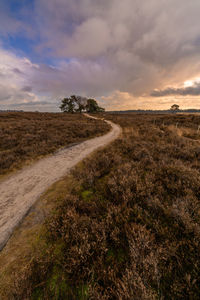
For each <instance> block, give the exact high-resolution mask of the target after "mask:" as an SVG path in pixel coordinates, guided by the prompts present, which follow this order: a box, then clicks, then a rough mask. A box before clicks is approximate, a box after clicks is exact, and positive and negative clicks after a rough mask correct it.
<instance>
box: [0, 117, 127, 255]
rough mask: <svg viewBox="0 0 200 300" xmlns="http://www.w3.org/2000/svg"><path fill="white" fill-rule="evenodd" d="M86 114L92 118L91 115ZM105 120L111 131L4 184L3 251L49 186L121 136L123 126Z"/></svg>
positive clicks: (0, 200) (0, 210) (0, 208)
mask: <svg viewBox="0 0 200 300" xmlns="http://www.w3.org/2000/svg"><path fill="white" fill-rule="evenodd" d="M86 116H87V117H90V116H89V115H87V114H86ZM91 118H93V117H91ZM105 122H107V123H108V124H110V125H111V127H112V129H111V131H109V132H108V133H107V134H105V135H103V136H100V137H96V138H93V139H90V140H88V141H85V142H82V143H80V144H78V145H75V146H72V147H70V148H67V149H64V150H60V151H58V152H56V153H54V154H52V155H51V156H48V157H46V158H43V159H41V160H39V161H38V162H36V163H34V164H33V165H32V166H29V167H25V168H23V169H22V170H21V171H19V172H17V173H16V174H15V175H12V176H11V177H9V178H7V179H6V180H4V181H2V182H1V183H0V250H1V249H2V248H3V247H4V246H5V244H6V242H7V241H8V239H9V237H10V235H11V234H12V232H13V230H14V229H15V227H16V226H17V225H18V224H19V223H20V221H21V220H22V219H23V218H24V216H25V215H26V214H27V212H28V210H29V209H30V208H31V206H32V205H33V204H34V202H35V201H36V200H37V199H38V197H39V196H40V195H41V194H42V193H43V192H44V191H45V190H46V189H47V188H49V186H51V185H52V184H53V183H54V182H56V181H58V180H59V179H60V178H62V177H63V176H64V175H66V174H68V173H69V171H70V170H71V169H72V168H73V167H74V166H75V165H76V164H77V163H78V162H80V161H81V160H82V159H84V158H85V157H86V156H88V155H89V154H90V153H91V152H93V151H94V150H96V149H97V148H99V147H102V146H105V145H107V144H108V143H110V142H112V141H113V140H115V139H116V138H117V137H118V136H119V134H120V132H121V128H120V126H118V125H116V124H114V123H112V122H111V121H106V120H105Z"/></svg>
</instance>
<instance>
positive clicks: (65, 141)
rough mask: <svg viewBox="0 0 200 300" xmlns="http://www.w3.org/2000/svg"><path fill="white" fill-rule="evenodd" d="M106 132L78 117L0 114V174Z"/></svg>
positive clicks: (103, 126)
mask: <svg viewBox="0 0 200 300" xmlns="http://www.w3.org/2000/svg"><path fill="white" fill-rule="evenodd" d="M108 129H109V126H108V125H107V124H106V123H102V122H101V121H98V120H91V119H88V118H86V117H84V116H83V115H81V114H66V113H31V112H29V113H27V112H16V113H13V112H8V113H6V112H5V113H0V137H1V138H0V175H2V174H5V173H8V172H9V171H11V170H13V169H16V168H19V167H21V166H22V165H24V164H25V163H28V162H30V161H32V160H35V159H36V158H39V157H41V156H43V155H47V154H49V153H52V152H54V151H55V150H57V149H58V148H61V147H66V146H69V145H71V144H73V143H79V142H81V141H83V140H86V139H88V138H91V137H94V136H96V135H101V134H103V133H105V132H106V131H108Z"/></svg>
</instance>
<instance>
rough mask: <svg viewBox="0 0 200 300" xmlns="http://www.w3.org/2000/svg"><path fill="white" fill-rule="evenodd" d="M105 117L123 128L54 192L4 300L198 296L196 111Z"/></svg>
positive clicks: (199, 201)
mask: <svg viewBox="0 0 200 300" xmlns="http://www.w3.org/2000/svg"><path fill="white" fill-rule="evenodd" d="M107 119H111V120H112V121H114V122H116V123H118V124H120V125H121V127H122V128H123V134H122V136H121V137H120V138H119V139H118V140H116V141H115V142H113V143H112V144H111V145H110V146H109V147H107V148H105V149H103V150H100V151H98V153H96V154H94V155H93V156H92V157H91V158H89V159H87V160H85V161H84V162H83V163H82V164H81V165H79V166H78V167H77V168H76V170H74V172H73V174H72V177H71V179H70V180H71V183H70V187H71V188H70V189H69V188H67V186H65V188H64V189H62V195H59V201H58V198H57V197H56V195H55V196H54V197H55V200H56V203H57V208H56V209H55V211H54V213H53V214H52V216H51V217H49V218H48V220H47V222H46V224H45V229H43V231H42V233H41V236H39V237H37V242H36V243H35V244H34V247H36V248H37V250H38V251H37V252H36V251H35V254H34V255H33V256H32V259H31V262H27V264H26V266H23V268H22V269H21V270H18V271H19V272H18V274H17V275H16V276H14V277H13V278H12V280H13V283H14V284H13V285H12V286H10V290H9V291H7V293H9V298H8V299H70V300H73V299H74V300H75V299H76V300H77V299H80V300H83V299H113V300H115V299H116V300H117V299H127V300H129V299H130V300H132V299H138V300H139V299H144V300H146V299H199V293H200V288H199V286H200V252H199V245H200V144H199V133H198V132H197V129H198V125H199V123H200V117H199V116H177V115H175V116H173V115H170V116H167V115H165V116H162V115H156V116H152V115H134V114H129V115H109V114H108V115H107ZM177 123H178V124H177ZM66 182H67V179H66ZM63 186H64V185H63ZM52 201H53V199H52ZM40 244H42V247H41V250H40ZM12 297H13V298H12ZM5 299H6V298H5Z"/></svg>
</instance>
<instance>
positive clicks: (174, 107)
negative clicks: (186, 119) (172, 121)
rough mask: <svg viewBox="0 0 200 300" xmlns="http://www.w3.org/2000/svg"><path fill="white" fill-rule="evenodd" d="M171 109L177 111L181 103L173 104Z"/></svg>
mask: <svg viewBox="0 0 200 300" xmlns="http://www.w3.org/2000/svg"><path fill="white" fill-rule="evenodd" d="M170 110H171V111H173V112H177V111H179V105H178V104H173V105H172V106H171V108H170Z"/></svg>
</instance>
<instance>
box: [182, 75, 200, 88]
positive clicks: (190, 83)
mask: <svg viewBox="0 0 200 300" xmlns="http://www.w3.org/2000/svg"><path fill="white" fill-rule="evenodd" d="M199 82H200V77H196V78H194V79H191V80H186V81H185V82H184V83H183V85H184V87H185V88H187V87H190V86H193V85H194V84H195V83H199Z"/></svg>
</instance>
